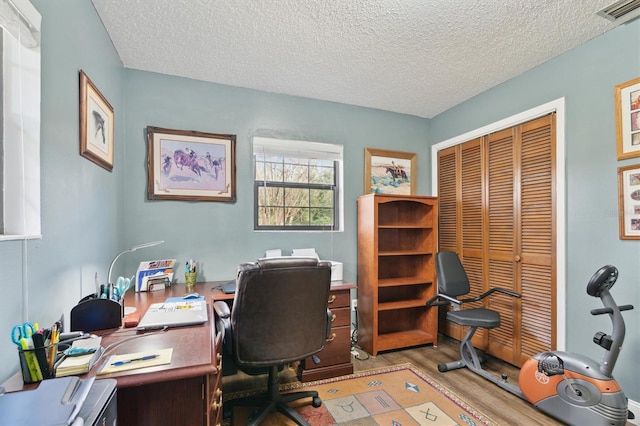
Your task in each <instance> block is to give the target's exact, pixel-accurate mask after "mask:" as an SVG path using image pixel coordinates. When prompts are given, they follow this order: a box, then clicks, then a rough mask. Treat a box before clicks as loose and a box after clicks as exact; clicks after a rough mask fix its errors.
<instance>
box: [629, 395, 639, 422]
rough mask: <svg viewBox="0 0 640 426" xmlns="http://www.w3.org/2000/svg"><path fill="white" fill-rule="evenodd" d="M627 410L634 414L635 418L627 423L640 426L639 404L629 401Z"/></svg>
mask: <svg viewBox="0 0 640 426" xmlns="http://www.w3.org/2000/svg"><path fill="white" fill-rule="evenodd" d="M629 410H631V412H632V413H633V414H635V416H636V418H635V419H633V420H628V422H629V423H631V424H634V425H640V403H638V402H636V401H632V400H629Z"/></svg>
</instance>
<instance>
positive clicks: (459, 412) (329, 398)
mask: <svg viewBox="0 0 640 426" xmlns="http://www.w3.org/2000/svg"><path fill="white" fill-rule="evenodd" d="M280 389H281V391H283V392H284V391H294V390H301V389H313V390H316V391H318V393H319V396H320V398H321V399H322V406H321V407H319V408H313V407H312V406H311V405H310V403H309V402H308V401H307V402H306V403H303V404H305V405H300V406H299V407H298V408H297V411H298V412H299V413H300V414H301V415H302V416H303V417H304V418H305V419H307V421H308V422H309V423H310V424H311V425H312V426H327V425H349V426H368V425H390V426H409V425H412V426H415V425H420V426H422V425H491V424H495V422H494V421H492V420H491V419H489V418H488V417H487V416H485V415H484V414H482V413H480V412H479V411H478V410H476V409H475V408H473V407H472V406H470V405H469V404H467V403H466V402H464V401H462V400H461V399H460V398H458V397H457V396H455V395H454V394H453V393H452V392H450V391H449V390H448V389H446V388H445V387H444V386H442V385H441V384H439V383H438V382H436V381H435V380H434V379H432V378H430V377H428V376H427V375H426V374H425V373H423V372H422V371H420V370H418V369H417V368H416V367H414V366H413V365H411V364H402V365H398V366H394V367H387V368H382V369H375V370H369V371H363V372H359V373H356V374H351V375H348V376H342V377H335V378H332V379H328V380H321V381H316V382H308V383H300V382H297V383H290V384H285V385H281V387H280ZM257 394H259V391H252V392H244V393H235V394H232V395H229V396H228V397H226V398H225V401H227V400H232V399H236V398H240V397H244V396H253V395H257ZM251 410H252V408H249V407H239V408H235V409H234V410H233V416H232V419H231V420H232V421H229V420H227V422H226V424H232V425H234V426H241V425H246V423H247V420H246V419H247V417H248V416H249V414H250V412H251ZM262 424H263V425H265V426H269V425H293V424H294V423H293V422H291V421H290V420H289V419H288V418H286V417H285V416H284V415H282V414H280V413H273V414H271V415H270V416H269V417H268V418H267V420H265V421H264V422H263V423H262Z"/></svg>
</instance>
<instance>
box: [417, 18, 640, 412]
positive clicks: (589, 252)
mask: <svg viewBox="0 0 640 426" xmlns="http://www.w3.org/2000/svg"><path fill="white" fill-rule="evenodd" d="M639 75H640V22H638V21H636V22H633V23H630V24H627V25H624V26H621V27H618V28H617V29H615V30H613V31H611V32H609V33H606V34H604V35H602V36H600V37H598V38H596V39H593V40H591V41H590V42H588V43H587V44H585V45H583V46H581V47H579V48H577V49H574V50H572V51H570V52H567V53H566V54H564V55H562V56H560V57H558V58H556V59H553V60H551V61H549V62H547V63H545V64H543V65H541V66H539V67H537V68H535V69H533V70H531V71H529V72H527V73H525V74H523V75H521V76H519V77H517V78H514V79H512V80H509V81H508V82H506V83H504V84H502V85H500V86H497V87H495V88H493V89H491V90H489V91H487V92H485V93H482V94H481V95H479V96H476V97H475V98H473V99H471V100H469V101H467V102H465V103H463V104H461V105H459V106H457V107H455V108H452V109H450V110H449V111H446V112H445V113H443V114H441V115H439V116H437V117H435V118H433V119H432V120H431V122H430V131H429V141H430V142H431V143H433V144H435V143H438V142H441V141H444V140H447V139H449V138H452V137H454V136H457V135H460V134H464V133H466V132H467V131H470V130H473V129H477V128H480V127H483V126H485V125H487V124H490V123H493V122H496V121H498V120H501V119H503V118H506V117H509V116H511V115H514V114H517V113H519V112H522V111H525V110H528V109H530V108H533V107H535V106H538V105H541V104H544V103H546V102H549V101H551V100H554V99H557V98H560V97H564V98H565V102H566V104H565V105H566V132H565V138H566V145H565V150H566V176H567V181H566V187H565V190H566V206H567V220H566V235H559V236H558V238H566V241H567V265H566V270H567V273H566V277H565V279H566V283H567V288H566V292H567V328H566V334H567V349H568V350H570V351H576V352H581V353H584V354H587V355H588V356H590V357H591V358H593V359H597V360H599V359H600V358H601V357H602V349H601V348H599V347H598V346H596V345H594V344H593V343H592V337H593V334H594V333H595V332H596V331H599V330H603V331H606V332H610V329H611V326H610V323H609V320H608V318H607V317H606V316H600V317H592V316H591V315H589V310H590V309H592V308H596V307H599V301H598V300H596V299H594V298H592V297H589V296H588V295H587V294H586V291H585V290H586V284H587V282H588V280H589V278H590V277H591V275H592V274H593V273H594V272H595V271H596V270H597V269H598V268H599V267H601V266H603V265H606V264H612V265H615V266H617V267H618V269H619V271H620V278H619V279H618V283H617V284H616V285H615V287H614V288H613V295H614V297H615V298H616V300H617V301H618V303H619V304H627V303H631V304H634V305H635V306H636V310H634V311H630V312H625V313H624V317H625V319H626V323H627V337H626V340H625V345H624V348H623V351H622V354H621V355H620V358H619V361H618V364H617V366H616V370H615V371H614V374H615V375H616V377H617V378H618V380H619V381H620V382H621V385H622V388H623V389H624V390H625V393H626V394H627V396H629V397H630V398H631V399H633V400H635V401H640V369H638V359H640V331H639V330H640V309H638V308H640V242H638V241H622V240H620V239H619V238H618V215H617V211H618V189H617V168H618V167H621V166H625V165H629V164H639V163H640V159H634V160H626V161H617V160H616V127H615V112H614V111H615V109H614V86H615V85H617V84H620V83H622V82H625V81H628V80H631V79H632V78H635V77H638V76H639Z"/></svg>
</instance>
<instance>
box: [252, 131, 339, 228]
mask: <svg viewBox="0 0 640 426" xmlns="http://www.w3.org/2000/svg"><path fill="white" fill-rule="evenodd" d="M256 154H272V155H279V156H290V157H298V158H305V157H308V158H318V159H326V160H329V159H330V160H333V161H335V162H336V163H337V166H336V205H335V209H336V215H335V220H336V222H337V224H336V226H335V229H331V230H314V229H293V228H292V229H286V228H282V229H277V230H269V229H255V230H254V231H255V232H342V231H343V230H344V178H343V176H344V170H343V168H344V166H343V163H344V161H343V156H344V147H343V146H342V145H338V144H331V143H324V142H311V141H301V140H291V139H276V138H268V137H259V136H255V137H254V138H253V164H255V155H256ZM254 173H255V169H254ZM253 180H254V182H255V174H254V177H253ZM254 198H255V197H254ZM257 208H258V206H257V205H256V204H255V201H254V206H253V210H254V214H255V213H256V211H257V210H256V209H257Z"/></svg>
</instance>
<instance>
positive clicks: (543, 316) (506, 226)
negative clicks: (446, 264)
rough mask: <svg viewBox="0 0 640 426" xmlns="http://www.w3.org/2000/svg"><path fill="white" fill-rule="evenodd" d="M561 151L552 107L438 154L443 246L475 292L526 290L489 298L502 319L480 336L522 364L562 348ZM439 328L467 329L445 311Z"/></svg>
mask: <svg viewBox="0 0 640 426" xmlns="http://www.w3.org/2000/svg"><path fill="white" fill-rule="evenodd" d="M554 152H555V115H553V114H552V115H548V116H545V117H541V118H539V119H536V120H532V121H530V122H527V123H524V124H522V125H519V126H515V127H513V128H510V129H505V130H502V131H499V132H496V133H493V134H490V135H487V136H484V137H482V138H479V139H476V140H473V141H469V142H465V143H463V144H461V145H458V146H456V147H452V148H448V149H447V150H443V151H442V152H440V153H439V160H438V165H439V169H438V197H439V200H440V220H439V223H440V229H439V234H440V236H439V238H440V243H439V250H453V251H456V252H457V253H458V254H459V255H460V257H461V259H462V262H463V264H464V266H465V270H466V271H467V274H468V275H469V279H470V281H471V284H472V291H471V294H472V295H474V296H475V295H477V294H479V293H480V292H482V291H486V290H488V289H489V288H493V287H502V288H507V289H511V290H513V291H517V292H519V293H521V294H522V296H523V297H522V299H513V298H509V297H507V296H495V295H494V296H493V297H491V298H489V299H488V301H487V302H485V303H486V306H487V307H489V308H491V309H495V310H497V311H499V312H500V314H501V318H502V321H501V326H500V328H498V329H494V330H491V331H490V332H489V333H487V334H480V335H479V337H478V338H476V339H475V340H474V342H473V343H474V345H475V346H477V347H479V348H482V349H486V350H487V352H488V353H490V354H492V355H494V356H496V357H498V358H500V359H503V360H505V361H507V362H510V363H512V364H514V365H518V366H519V365H521V364H522V362H524V360H526V359H527V358H528V357H529V356H531V355H533V354H535V353H538V352H542V351H545V350H551V349H555V347H554V342H555V333H556V330H555V306H556V302H555V288H556V276H555V270H556V267H555V258H556V253H555V228H554V224H555V208H556V207H555V196H554V194H555V192H554V185H555V181H554V176H555V157H554ZM454 167H455V170H454ZM453 181H455V184H454V183H453ZM454 198H455V207H454V206H453V204H454V202H453V200H454ZM444 215H447V217H443V216H444ZM485 300H487V299H485ZM441 314H442V312H441ZM440 331H441V332H442V333H444V334H447V335H449V336H452V337H454V338H456V339H461V338H462V336H463V334H462V333H461V331H460V330H459V329H458V328H457V327H456V326H454V325H452V324H449V323H448V322H447V321H446V320H445V317H444V315H441V317H440Z"/></svg>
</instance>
